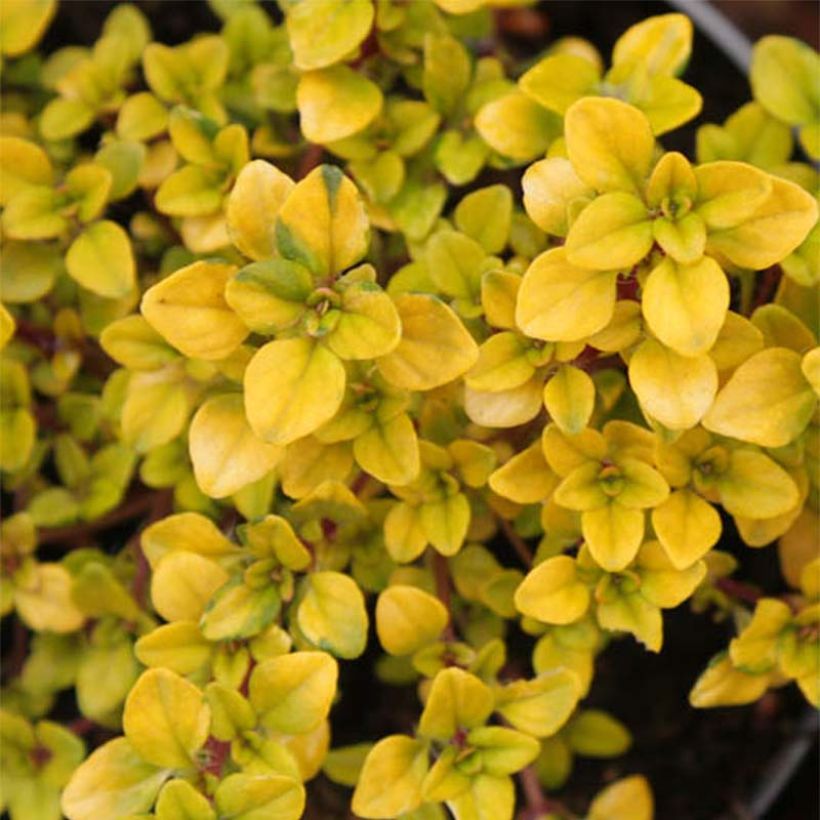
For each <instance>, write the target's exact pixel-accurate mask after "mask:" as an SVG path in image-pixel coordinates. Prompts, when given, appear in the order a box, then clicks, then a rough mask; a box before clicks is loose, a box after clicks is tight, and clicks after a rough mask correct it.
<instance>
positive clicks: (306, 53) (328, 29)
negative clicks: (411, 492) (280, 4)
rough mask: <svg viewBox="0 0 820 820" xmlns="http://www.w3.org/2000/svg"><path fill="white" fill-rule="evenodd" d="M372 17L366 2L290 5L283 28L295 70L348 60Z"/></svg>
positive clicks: (320, 0) (343, 0)
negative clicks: (290, 49)
mask: <svg viewBox="0 0 820 820" xmlns="http://www.w3.org/2000/svg"><path fill="white" fill-rule="evenodd" d="M373 14H374V13H373V4H372V3H371V2H369V0H315V2H312V3H309V4H305V3H289V4H288V5H287V8H286V15H285V25H286V27H287V32H288V39H289V41H290V47H291V48H292V49H293V62H294V65H295V66H296V68H298V69H300V70H301V71H311V70H312V69H315V68H324V67H325V66H329V65H332V64H333V63H337V62H339V61H340V60H342V59H343V58H345V57H347V56H348V55H349V54H350V53H351V52H352V51H353V50H354V49H355V48H356V47H357V46H358V45H359V44H360V43H361V42H362V41H363V40H364V39H365V37H366V36H367V34H368V32H369V31H370V27H371V25H372V23H373Z"/></svg>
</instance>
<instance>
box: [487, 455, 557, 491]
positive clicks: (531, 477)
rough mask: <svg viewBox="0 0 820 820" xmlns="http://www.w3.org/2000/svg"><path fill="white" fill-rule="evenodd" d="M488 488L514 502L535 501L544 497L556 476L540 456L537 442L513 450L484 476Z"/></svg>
mask: <svg viewBox="0 0 820 820" xmlns="http://www.w3.org/2000/svg"><path fill="white" fill-rule="evenodd" d="M488 483H489V485H490V489H492V491H493V492H495V493H498V495H500V496H503V497H504V498H509V499H510V501H515V502H516V503H518V504H536V503H538V502H539V501H543V500H544V499H545V498H548V497H549V496H550V495H551V494H552V491H553V490H554V489H555V488H556V486H557V485H558V477H557V476H556V475H555V473H554V472H553V471H552V470H551V469H550V466H549V465H548V464H547V462H546V460H545V459H544V451H543V448H542V447H541V442H540V441H535V442H533V443H532V444H531V445H530V446H529V447H527V448H526V449H525V450H522V451H521V452H520V453H516V454H515V455H514V456H513V457H512V458H511V459H510V460H509V461H507V462H506V463H505V464H504V465H503V466H501V467H499V468H498V469H497V470H496V471H495V472H494V473H492V474H491V475H490V477H489V479H488Z"/></svg>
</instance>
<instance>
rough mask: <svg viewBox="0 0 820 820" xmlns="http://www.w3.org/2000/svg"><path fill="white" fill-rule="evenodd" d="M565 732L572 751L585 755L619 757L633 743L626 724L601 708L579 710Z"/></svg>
mask: <svg viewBox="0 0 820 820" xmlns="http://www.w3.org/2000/svg"><path fill="white" fill-rule="evenodd" d="M565 732H566V738H567V742H568V743H569V745H570V747H571V748H572V751H573V752H576V753H577V754H580V755H583V756H584V757H602V758H606V757H618V756H619V755H622V754H623V753H624V752H626V750H627V749H629V747H630V746H631V745H632V737H631V735H630V734H629V730H628V729H627V728H626V726H624V725H623V723H621V722H620V721H619V720H616V719H615V718H614V717H612V715H610V714H608V713H607V712H604V711H601V710H600V709H584V710H583V711H579V712H578V713H577V714H576V715H575V716H574V717H573V718H572V719H571V720H570V721H569V723H568V724H567V727H566V730H565Z"/></svg>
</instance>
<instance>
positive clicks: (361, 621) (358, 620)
mask: <svg viewBox="0 0 820 820" xmlns="http://www.w3.org/2000/svg"><path fill="white" fill-rule="evenodd" d="M296 622H297V624H298V625H299V629H300V630H301V631H302V633H303V634H304V636H305V637H306V638H307V639H308V640H309V641H310V642H311V643H314V644H316V646H317V647H318V648H319V649H324V650H325V651H327V652H330V653H331V654H333V655H336V656H337V657H339V658H347V659H350V658H357V657H358V656H359V655H361V654H362V652H364V648H365V645H366V644H367V625H368V619H367V610H366V609H365V607H364V596H363V595H362V591H361V590H360V589H359V587H358V586H357V584H356V582H355V581H354V580H353V579H352V578H350V577H349V576H347V575H343V574H342V573H340V572H313V573H311V574H310V575H309V576H308V578H307V580H306V582H305V588H304V593H303V596H302V599H301V601H300V602H299V607H298V609H297V610H296Z"/></svg>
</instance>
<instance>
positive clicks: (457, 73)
mask: <svg viewBox="0 0 820 820" xmlns="http://www.w3.org/2000/svg"><path fill="white" fill-rule="evenodd" d="M471 74H472V66H471V65H470V55H469V54H468V52H467V50H466V49H465V48H464V46H463V45H462V44H461V43H460V42H459V41H458V40H456V39H455V38H454V37H451V36H450V35H449V34H433V33H428V34H426V35H425V37H424V70H423V73H422V90H423V91H424V96H425V99H426V100H427V102H429V103H430V105H432V106H433V108H435V109H436V111H438V112H440V113H441V114H445V115H447V114H450V113H451V112H452V111H453V110H454V109H455V108H456V107H457V106H458V105H459V103H461V102H462V101H463V99H464V93H465V92H466V91H467V87H468V85H469V84H470V75H471Z"/></svg>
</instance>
